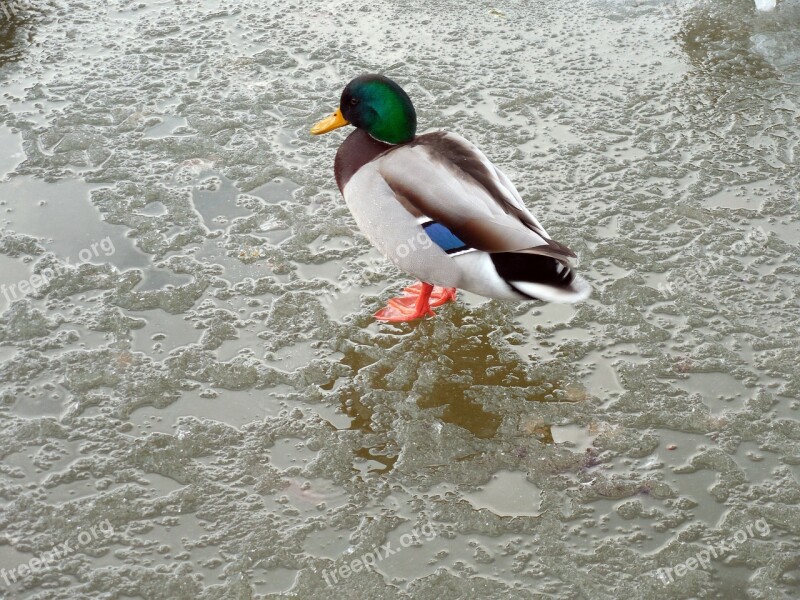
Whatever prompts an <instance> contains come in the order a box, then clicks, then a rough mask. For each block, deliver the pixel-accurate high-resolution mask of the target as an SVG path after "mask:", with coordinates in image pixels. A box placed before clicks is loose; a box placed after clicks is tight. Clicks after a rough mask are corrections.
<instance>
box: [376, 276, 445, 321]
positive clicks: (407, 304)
mask: <svg viewBox="0 0 800 600" xmlns="http://www.w3.org/2000/svg"><path fill="white" fill-rule="evenodd" d="M455 292H456V290H455V288H438V287H437V288H435V287H434V286H432V285H431V284H430V283H425V282H419V283H416V284H414V285H412V286H410V287H407V288H405V289H404V290H403V295H402V296H399V297H398V298H392V299H391V300H389V303H388V305H387V306H386V307H385V308H382V309H381V310H379V311H378V312H376V313H375V318H376V319H378V320H379V321H388V322H390V323H401V322H404V321H413V320H415V319H421V318H422V317H427V316H431V317H432V316H434V312H433V311H432V310H431V307H434V306H441V305H442V304H444V303H445V302H450V301H451V300H455V299H456V293H455Z"/></svg>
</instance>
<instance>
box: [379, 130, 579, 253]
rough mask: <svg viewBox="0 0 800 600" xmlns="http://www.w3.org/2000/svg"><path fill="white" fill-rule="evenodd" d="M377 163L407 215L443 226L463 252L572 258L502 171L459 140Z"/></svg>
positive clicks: (424, 144) (420, 141)
mask: <svg viewBox="0 0 800 600" xmlns="http://www.w3.org/2000/svg"><path fill="white" fill-rule="evenodd" d="M378 161H379V164H378V169H379V172H380V174H381V176H382V177H383V179H384V180H385V181H386V183H387V184H388V185H389V187H390V188H391V189H392V191H393V192H394V194H395V196H396V197H397V199H398V201H400V202H401V203H403V204H404V206H405V207H406V209H407V210H409V212H411V213H412V214H414V215H415V216H416V217H418V218H419V219H420V220H421V221H424V220H425V219H426V218H427V219H430V220H432V221H435V222H436V223H438V224H439V225H441V226H443V227H444V228H446V230H447V231H449V232H450V233H451V234H452V235H453V236H455V237H456V238H457V239H458V240H460V241H462V242H463V246H464V247H466V248H474V249H476V250H483V251H485V252H492V253H497V252H523V253H530V254H540V255H544V256H550V257H552V258H555V259H557V260H559V261H560V262H564V263H566V264H571V262H572V259H573V258H575V253H574V252H573V251H572V250H570V249H569V248H567V247H566V246H564V245H563V244H561V243H559V242H556V241H555V240H552V239H550V237H549V236H548V235H547V232H546V231H545V230H544V228H543V227H542V226H541V224H540V223H539V221H537V220H536V218H535V217H534V216H533V215H532V214H531V213H530V211H528V209H527V208H525V205H524V204H523V202H522V198H521V197H520V195H519V193H518V192H517V190H516V188H514V185H513V184H512V183H511V182H510V181H509V180H508V178H507V177H506V176H505V175H504V174H503V173H502V171H500V170H499V169H498V168H497V167H495V166H494V165H493V164H492V163H491V162H489V160H488V159H487V158H486V157H485V156H484V155H483V153H482V152H481V151H480V150H478V148H476V147H475V146H474V145H473V144H471V143H470V142H468V141H467V140H465V139H464V138H462V137H461V136H459V135H456V134H454V133H446V132H436V133H429V134H425V135H421V136H418V137H417V138H415V139H414V140H413V141H412V142H410V143H408V144H404V145H402V146H398V147H397V148H394V149H392V150H391V151H390V152H387V153H386V154H384V155H383V156H381V157H380V158H379V159H378Z"/></svg>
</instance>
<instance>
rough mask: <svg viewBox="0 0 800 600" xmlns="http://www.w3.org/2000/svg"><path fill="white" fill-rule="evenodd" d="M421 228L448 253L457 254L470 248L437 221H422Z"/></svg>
mask: <svg viewBox="0 0 800 600" xmlns="http://www.w3.org/2000/svg"><path fill="white" fill-rule="evenodd" d="M422 228H423V229H424V230H425V233H427V234H428V237H429V238H431V240H433V243H434V244H436V245H437V246H439V248H441V249H442V250H444V251H445V252H447V253H448V254H457V253H459V252H465V251H467V250H472V248H470V247H469V246H467V245H466V244H465V243H464V242H462V241H461V240H460V239H458V236H457V235H456V234H454V233H453V232H452V231H450V230H449V229H448V228H447V227H445V226H444V225H442V224H441V223H439V222H438V221H428V222H427V223H423V224H422Z"/></svg>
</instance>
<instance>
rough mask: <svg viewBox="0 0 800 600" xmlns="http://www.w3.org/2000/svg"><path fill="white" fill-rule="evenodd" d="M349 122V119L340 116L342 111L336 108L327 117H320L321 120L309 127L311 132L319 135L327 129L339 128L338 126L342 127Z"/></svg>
mask: <svg viewBox="0 0 800 600" xmlns="http://www.w3.org/2000/svg"><path fill="white" fill-rule="evenodd" d="M349 124H350V121H348V120H347V119H345V118H344V117H343V116H342V111H341V110H339V109H338V108H337V109H336V112H335V113H333V114H332V115H331V116H330V117H328V118H327V119H322V121H320V122H319V123H317V124H316V125H314V126H313V127H312V128H311V133H312V134H313V135H320V134H323V133H328V132H329V131H333V130H334V129H339V127H344V126H345V125H349Z"/></svg>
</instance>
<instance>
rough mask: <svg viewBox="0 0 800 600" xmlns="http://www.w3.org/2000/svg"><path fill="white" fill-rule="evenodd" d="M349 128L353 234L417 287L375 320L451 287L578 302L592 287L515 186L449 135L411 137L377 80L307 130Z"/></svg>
mask: <svg viewBox="0 0 800 600" xmlns="http://www.w3.org/2000/svg"><path fill="white" fill-rule="evenodd" d="M345 125H354V126H355V127H356V130H355V131H354V132H353V133H351V134H350V135H349V136H348V137H347V138H346V139H345V141H344V143H342V145H341V146H340V147H339V150H338V152H337V153H336V159H335V161H334V167H333V170H334V174H335V176H336V183H337V185H338V186H339V190H340V191H341V193H342V196H344V200H345V202H346V203H347V206H348V208H349V209H350V211H351V212H352V213H353V217H354V218H355V221H356V224H357V225H358V227H359V229H361V231H362V232H363V233H364V235H366V236H367V238H368V239H369V240H370V242H372V244H373V245H374V246H375V247H377V248H378V250H380V252H381V253H382V254H383V255H384V256H385V257H386V258H388V259H389V260H390V261H392V262H393V263H394V264H395V265H397V267H398V268H400V269H401V270H403V271H405V272H406V273H408V274H410V275H412V276H414V277H416V278H418V279H419V280H420V282H419V283H418V284H416V285H414V286H411V287H408V288H406V289H405V290H404V294H403V296H401V297H399V298H393V299H392V300H390V301H389V303H388V305H387V306H386V307H385V308H383V309H381V310H379V311H378V312H377V313H375V317H376V318H377V319H379V320H382V321H392V322H395V321H411V320H414V319H419V318H422V317H425V316H429V315H431V316H432V315H433V314H434V313H433V311H432V310H431V309H432V308H433V307H436V306H440V305H442V304H444V303H446V302H450V301H454V300H455V299H456V289H459V288H460V289H462V290H467V291H470V292H473V293H475V294H479V295H481V296H486V297H488V298H498V299H501V300H544V301H549V302H567V303H572V302H579V301H581V300H584V299H585V298H587V297H588V296H589V293H590V291H591V289H590V287H589V285H588V284H587V283H586V282H585V281H584V280H583V279H582V278H581V277H579V276H578V275H576V274H575V273H574V272H573V262H572V261H573V259H574V258H575V253H574V252H573V251H572V250H570V249H569V248H567V247H566V246H565V245H564V244H561V243H559V242H556V241H555V240H552V239H551V238H550V236H549V235H547V232H546V231H545V230H544V228H543V227H542V226H541V224H540V223H539V221H537V220H536V218H535V217H534V216H533V215H532V214H531V213H530V212H529V211H528V209H527V208H525V205H524V203H523V202H522V198H521V197H520V195H519V193H518V192H517V190H516V188H515V187H514V185H513V184H512V183H511V182H510V181H509V180H508V178H507V177H506V176H505V175H504V174H503V172H502V171H500V169H498V168H497V167H495V166H494V165H493V164H492V163H491V162H489V159H487V158H486V157H485V156H484V155H483V153H482V152H481V151H480V150H478V148H476V147H475V146H474V145H473V144H471V143H470V142H468V141H467V140H466V139H464V138H463V137H461V136H460V135H457V134H455V133H448V132H444V131H435V132H433V133H425V134H423V135H416V131H417V115H416V112H415V111H414V106H413V104H412V103H411V99H410V98H409V97H408V94H406V92H405V91H404V90H403V89H402V88H401V87H400V86H399V85H398V84H397V83H395V82H394V81H392V80H391V79H389V78H387V77H384V76H382V75H362V76H360V77H356V78H355V79H353V80H352V81H351V82H350V83H348V84H347V86H346V87H345V88H344V91H343V92H342V96H341V99H340V101H339V108H337V109H336V111H335V112H334V113H333V115H331V116H330V117H328V118H326V119H323V120H322V121H320V122H319V123H317V124H316V125H314V127H313V128H312V129H311V133H312V134H314V135H319V134H323V133H327V132H329V131H333V130H334V129H338V128H339V127H343V126H345Z"/></svg>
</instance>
